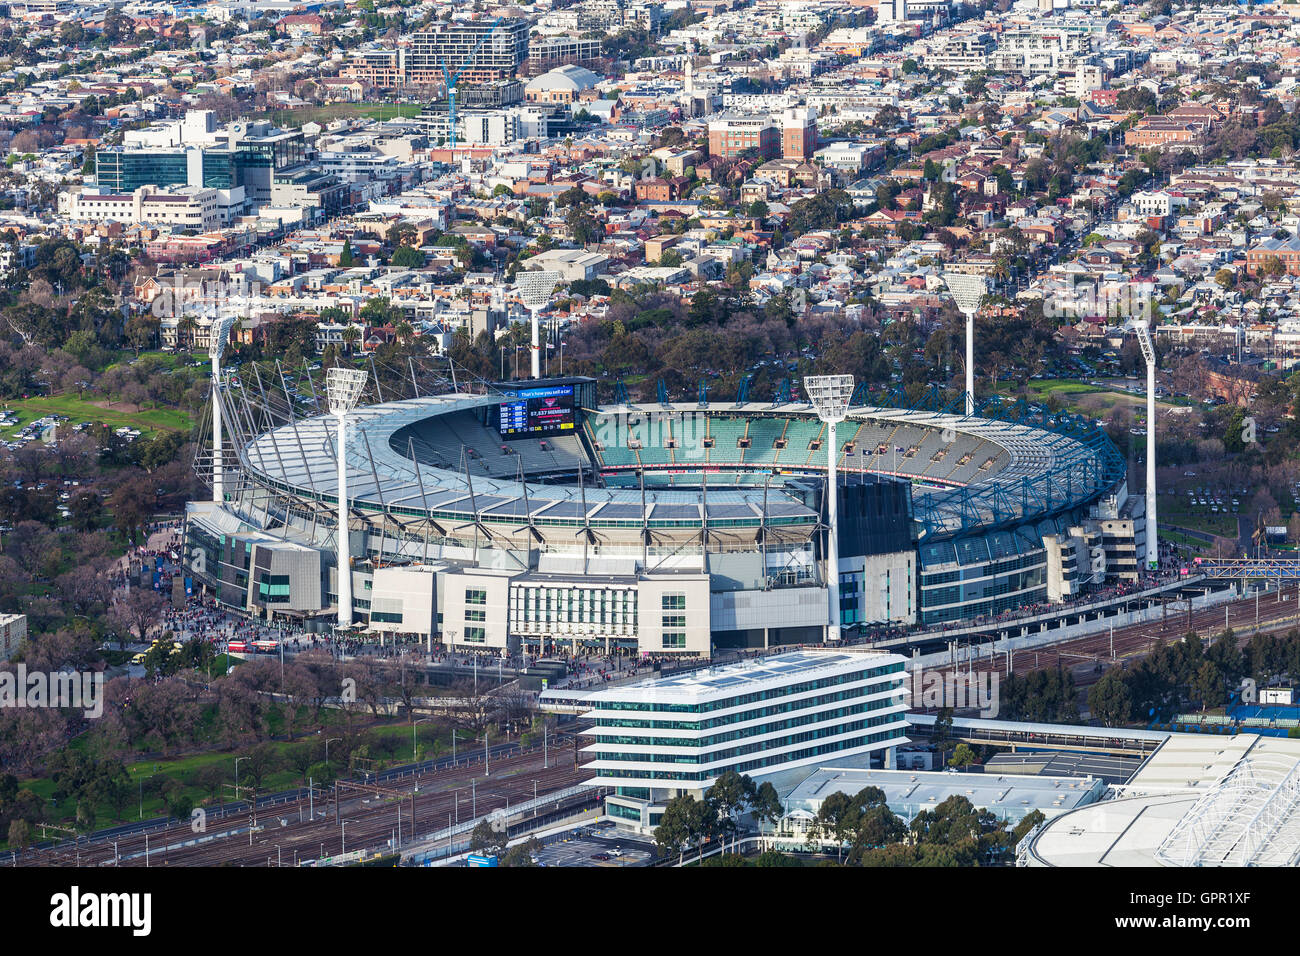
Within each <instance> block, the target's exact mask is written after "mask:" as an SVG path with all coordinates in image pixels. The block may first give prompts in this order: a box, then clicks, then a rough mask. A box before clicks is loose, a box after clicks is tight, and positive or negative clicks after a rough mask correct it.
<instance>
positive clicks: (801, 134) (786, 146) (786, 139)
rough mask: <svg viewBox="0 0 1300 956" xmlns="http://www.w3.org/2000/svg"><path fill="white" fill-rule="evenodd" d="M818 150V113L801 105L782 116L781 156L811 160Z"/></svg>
mask: <svg viewBox="0 0 1300 956" xmlns="http://www.w3.org/2000/svg"><path fill="white" fill-rule="evenodd" d="M816 151H817V113H816V111H815V110H811V109H808V108H807V107H804V106H801V107H796V108H794V109H788V110H786V111H785V114H784V115H783V116H782V117H781V157H782V158H783V159H799V160H810V159H812V155H813V153H815V152H816Z"/></svg>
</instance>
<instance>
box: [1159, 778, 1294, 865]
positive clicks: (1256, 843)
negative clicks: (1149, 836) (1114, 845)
mask: <svg viewBox="0 0 1300 956" xmlns="http://www.w3.org/2000/svg"><path fill="white" fill-rule="evenodd" d="M1155 857H1156V859H1157V860H1158V861H1159V862H1161V863H1163V864H1165V865H1166V866H1295V865H1296V863H1297V861H1300V761H1297V760H1294V759H1292V758H1290V757H1287V756H1282V755H1268V754H1252V753H1250V752H1247V753H1246V754H1244V755H1243V756H1242V758H1241V759H1240V760H1239V761H1238V762H1237V764H1236V765H1235V766H1234V767H1233V768H1232V770H1230V771H1229V772H1228V773H1227V774H1225V775H1224V777H1223V779H1222V780H1220V781H1219V782H1218V783H1216V784H1215V785H1214V787H1213V788H1212V789H1211V790H1210V791H1209V792H1208V793H1206V794H1205V795H1204V796H1203V797H1201V799H1200V800H1198V801H1197V802H1196V805H1195V806H1193V807H1192V809H1191V810H1190V811H1189V812H1188V813H1187V814H1186V815H1185V816H1184V817H1183V818H1182V819H1181V820H1180V821H1179V823H1178V825H1177V826H1175V827H1174V829H1173V830H1172V831H1170V833H1169V835H1168V836H1167V837H1165V839H1164V840H1163V842H1161V844H1160V848H1159V849H1158V850H1156V853H1155Z"/></svg>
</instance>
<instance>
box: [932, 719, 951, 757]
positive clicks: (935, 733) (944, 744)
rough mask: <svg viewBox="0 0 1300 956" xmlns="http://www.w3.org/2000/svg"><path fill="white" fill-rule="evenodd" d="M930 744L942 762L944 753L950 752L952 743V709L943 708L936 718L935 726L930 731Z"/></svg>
mask: <svg viewBox="0 0 1300 956" xmlns="http://www.w3.org/2000/svg"><path fill="white" fill-rule="evenodd" d="M930 743H931V745H932V746H933V747H934V749H935V751H936V752H937V753H938V754H939V759H940V760H942V759H943V755H944V753H945V752H946V751H947V750H948V745H949V744H950V743H952V708H951V707H945V708H943V709H942V710H940V711H939V713H938V716H936V717H935V719H934V726H933V728H931V730H930Z"/></svg>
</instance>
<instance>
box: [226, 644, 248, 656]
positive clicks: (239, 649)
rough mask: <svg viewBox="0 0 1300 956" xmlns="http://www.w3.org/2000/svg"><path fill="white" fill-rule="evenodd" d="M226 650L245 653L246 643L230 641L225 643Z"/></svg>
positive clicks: (233, 652)
mask: <svg viewBox="0 0 1300 956" xmlns="http://www.w3.org/2000/svg"><path fill="white" fill-rule="evenodd" d="M226 650H227V651H228V652H229V653H231V654H247V653H248V645H247V644H246V643H244V642H243V641H231V642H230V643H228V644H227V645H226Z"/></svg>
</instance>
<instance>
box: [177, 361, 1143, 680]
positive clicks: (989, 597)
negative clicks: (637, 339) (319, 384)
mask: <svg viewBox="0 0 1300 956" xmlns="http://www.w3.org/2000/svg"><path fill="white" fill-rule="evenodd" d="M254 371H255V370H254ZM413 377H414V376H413ZM280 379H281V385H282V386H283V387H282V388H271V387H270V386H269V383H263V382H262V381H261V378H260V377H259V378H258V380H257V381H256V382H252V381H247V380H246V381H244V382H243V384H238V383H236V382H234V381H233V380H232V381H230V382H227V383H226V384H225V385H224V386H223V387H222V388H221V389H219V390H218V393H217V399H218V401H220V402H221V406H222V408H223V418H224V419H225V421H226V422H227V423H229V426H230V429H231V432H232V435H231V446H232V447H230V448H229V449H228V450H227V452H226V454H225V456H224V469H225V474H226V476H227V477H226V480H225V483H224V494H223V500H222V501H220V502H194V503H191V504H190V505H189V506H188V514H187V519H188V520H187V527H186V539H187V547H186V554H187V558H186V560H187V566H188V570H189V572H190V573H191V574H192V575H193V577H194V579H195V583H196V584H197V585H199V586H200V587H201V588H203V589H204V590H205V591H206V592H207V593H208V594H211V595H214V596H215V597H216V599H217V600H218V601H220V602H221V603H222V604H225V605H227V606H230V607H234V608H240V609H244V610H246V611H248V612H250V613H253V614H257V615H259V616H264V617H289V618H294V619H298V620H301V621H304V622H305V623H307V624H308V626H318V627H321V628H324V627H327V626H329V624H330V623H332V620H333V615H334V614H335V612H336V607H337V605H336V601H337V593H338V591H337V582H338V573H339V571H338V566H337V565H338V562H337V560H336V559H335V554H336V551H337V534H338V520H337V515H338V494H337V488H338V477H337V476H338V469H337V461H336V458H335V452H334V438H333V434H332V433H333V429H334V425H333V424H332V422H333V420H332V419H331V418H330V416H328V415H327V414H324V409H323V405H322V404H320V401H321V400H319V399H318V398H313V397H307V396H305V395H304V393H303V391H302V389H301V387H299V386H293V387H291V386H290V385H289V384H287V383H286V382H285V379H284V376H283V374H281V375H280ZM310 384H311V383H310V382H308V385H310ZM411 384H412V383H411V382H409V381H408V382H407V386H408V387H410V386H411ZM477 387H478V391H476V392H467V391H464V390H452V389H451V388H450V387H449V388H447V389H446V390H443V391H441V393H439V394H433V395H424V396H419V397H413V398H409V399H402V400H396V401H393V400H388V401H382V400H380V399H383V398H390V399H391V387H390V389H389V394H377V395H374V396H373V397H374V399H375V401H374V402H373V403H372V404H362V405H361V406H360V407H358V408H356V409H355V410H354V411H353V412H351V413H350V415H349V419H348V437H347V441H346V448H347V452H346V455H347V460H346V463H345V464H346V469H347V488H348V498H349V501H348V509H347V512H348V516H349V517H348V522H347V533H348V535H349V539H348V542H349V552H350V554H351V555H352V558H353V566H352V568H351V569H350V573H351V575H352V593H353V595H355V596H356V597H355V609H356V613H357V615H358V617H359V618H360V619H361V620H362V621H364V622H367V626H368V627H369V629H370V630H372V631H379V632H387V633H392V634H401V635H415V636H418V637H419V638H420V639H422V640H427V641H428V642H429V643H431V644H432V643H442V644H445V645H448V646H454V647H459V648H465V649H470V648H477V649H482V650H491V651H493V652H497V653H502V652H507V651H510V652H513V651H515V650H517V649H519V648H521V647H522V648H527V649H530V650H542V651H546V650H549V649H551V648H553V647H555V646H561V647H563V648H565V649H569V648H573V649H580V648H597V647H598V648H610V649H612V648H615V647H617V648H623V649H635V650H636V651H638V652H641V653H645V654H670V655H672V654H685V655H708V654H710V653H711V651H712V649H713V648H715V647H720V646H733V647H734V646H749V647H762V646H769V645H775V644H790V643H815V642H819V641H821V640H822V639H823V638H824V637H825V635H826V631H827V627H828V625H829V624H830V612H829V608H828V594H829V593H830V589H829V588H828V586H827V574H828V573H836V574H838V575H839V585H840V586H839V594H840V602H839V603H840V607H839V608H838V611H839V624H840V625H841V628H842V629H843V630H847V631H848V632H849V633H850V634H852V632H853V629H854V628H855V627H857V626H871V625H876V624H896V625H915V624H921V625H940V624H943V623H944V622H948V621H955V620H960V619H967V618H971V617H975V616H979V615H990V614H998V613H1001V612H1003V611H1007V610H1011V609H1014V608H1017V607H1021V606H1024V605H1037V604H1044V603H1049V602H1053V601H1060V600H1062V599H1066V598H1068V597H1070V596H1071V595H1072V594H1074V593H1076V592H1077V591H1078V590H1079V588H1080V587H1081V586H1082V585H1083V584H1084V583H1085V582H1086V581H1088V580H1093V581H1101V580H1102V579H1104V578H1108V577H1109V578H1113V577H1116V576H1120V577H1125V576H1134V575H1135V574H1136V567H1137V564H1136V555H1137V554H1138V553H1139V552H1140V550H1141V539H1142V537H1143V528H1142V521H1141V513H1140V509H1141V499H1140V498H1138V497H1133V498H1130V497H1129V496H1128V494H1127V486H1126V479H1125V470H1124V463H1123V461H1122V459H1121V458H1120V457H1119V455H1118V453H1117V452H1116V450H1115V448H1114V446H1113V445H1112V444H1111V443H1110V441H1109V440H1108V439H1107V438H1106V437H1105V435H1104V433H1102V432H1101V431H1100V430H1099V429H1098V428H1097V427H1096V426H1095V424H1094V423H1092V422H1089V421H1086V420H1084V419H1079V418H1073V417H1069V416H1051V415H1048V414H1047V413H1045V412H1043V411H1041V410H1038V409H1034V408H1030V407H1026V406H1024V405H1023V404H1020V405H1015V406H1013V405H1011V404H1009V403H1007V404H1001V403H998V402H997V401H994V402H992V403H986V404H985V405H983V406H981V407H980V408H979V409H977V410H976V413H975V414H974V415H966V414H964V413H963V412H962V411H949V410H945V409H943V408H939V407H936V408H930V409H927V408H925V407H910V408H895V407H888V406H886V405H883V404H879V403H878V404H873V405H864V404H856V405H854V407H851V409H850V411H849V413H848V420H847V421H846V422H844V423H843V424H841V425H840V426H839V431H838V439H837V441H838V443H839V444H840V446H841V447H840V457H839V466H838V467H839V469H840V492H839V495H838V509H837V511H838V517H839V535H838V540H839V554H838V555H837V556H836V558H837V560H836V561H834V562H828V561H827V560H826V553H825V551H826V541H827V539H828V535H827V533H826V531H827V515H826V513H825V507H826V505H825V499H826V497H827V496H826V494H825V491H826V488H825V463H826V460H827V450H826V449H825V448H824V447H823V442H824V440H825V425H823V424H822V422H820V421H819V420H818V418H817V415H816V412H815V411H814V409H813V408H812V406H810V405H808V404H805V403H799V402H791V401H781V402H778V403H765V402H750V401H747V402H740V403H717V402H714V403H700V404H693V403H676V404H672V403H666V402H664V403H657V404H642V405H636V404H627V403H622V404H617V405H612V406H611V405H607V406H600V405H598V404H597V402H596V395H595V383H594V381H592V380H590V379H581V378H567V379H547V380H540V381H529V382H516V383H501V384H499V385H496V386H493V387H491V388H485V387H483V386H481V385H480V386H477ZM275 394H278V395H279V401H278V403H277V402H276V401H274V400H272V399H271V398H269V396H273V395H275ZM311 394H312V396H315V395H316V392H315V389H312V393H311ZM828 565H829V566H830V567H831V568H833V570H831V571H828Z"/></svg>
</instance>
